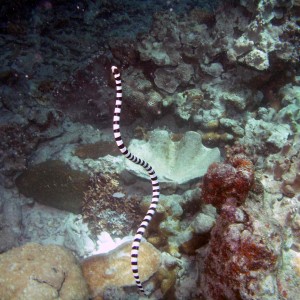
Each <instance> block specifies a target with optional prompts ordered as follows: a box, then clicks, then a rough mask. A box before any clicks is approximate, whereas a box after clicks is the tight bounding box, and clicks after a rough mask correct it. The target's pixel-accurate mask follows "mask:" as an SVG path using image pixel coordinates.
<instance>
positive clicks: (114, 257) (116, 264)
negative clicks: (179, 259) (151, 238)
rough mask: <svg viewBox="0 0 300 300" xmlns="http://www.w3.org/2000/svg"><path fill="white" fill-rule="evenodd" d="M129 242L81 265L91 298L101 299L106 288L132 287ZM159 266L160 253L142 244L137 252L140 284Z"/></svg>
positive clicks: (146, 243) (90, 258)
mask: <svg viewBox="0 0 300 300" xmlns="http://www.w3.org/2000/svg"><path fill="white" fill-rule="evenodd" d="M130 251H131V242H126V243H123V244H122V245H120V246H119V247H117V248H115V249H114V250H112V251H110V252H108V253H107V254H100V255H95V256H91V257H89V258H87V259H86V260H84V261H83V263H82V270H83V275H84V277H85V279H86V281H87V283H88V286H89V290H90V293H91V296H92V297H97V298H96V299H103V298H102V297H103V293H104V290H105V289H106V288H108V287H111V286H114V287H117V288H118V287H124V286H134V285H135V281H134V278H133V275H132V271H131V264H130ZM159 266H160V252H159V251H158V250H157V249H156V248H154V247H153V246H152V245H151V244H150V243H148V242H142V243H141V246H140V252H139V274H140V278H141V282H144V281H146V280H148V279H149V278H150V277H151V276H152V275H153V274H154V273H155V272H156V271H157V270H158V268H159Z"/></svg>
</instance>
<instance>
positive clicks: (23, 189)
mask: <svg viewBox="0 0 300 300" xmlns="http://www.w3.org/2000/svg"><path fill="white" fill-rule="evenodd" d="M88 180H89V176H88V174H87V173H84V172H81V171H78V170H73V169H72V168H70V167H69V166H68V165H67V164H65V163H63V162H62V161H59V160H48V161H45V162H42V163H40V164H37V165H35V166H32V167H29V168H28V169H27V170H26V171H25V172H23V173H22V174H21V175H20V176H19V177H18V178H17V179H16V185H17V187H18V189H19V191H20V193H22V194H23V195H25V196H26V197H32V198H33V199H34V200H35V201H37V202H39V203H41V204H44V205H48V206H52V207H55V208H57V209H63V210H66V211H70V212H73V213H76V214H77V213H80V208H81V201H82V200H83V194H84V191H86V190H87V187H88Z"/></svg>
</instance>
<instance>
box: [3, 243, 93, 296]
mask: <svg viewBox="0 0 300 300" xmlns="http://www.w3.org/2000/svg"><path fill="white" fill-rule="evenodd" d="M0 295H1V299H2V300H10V299H22V300H32V299H45V300H46V299H49V300H50V299H51V300H52V299H60V300H87V299H88V289H87V285H86V282H85V280H84V278H83V276H82V272H81V269H80V266H79V264H78V263H77V261H76V259H75V257H74V256H73V254H72V253H71V252H70V251H68V250H66V249H64V248H62V247H59V246H54V245H49V246H42V245H39V244H34V243H29V244H26V245H24V246H22V247H19V248H14V249H12V250H10V251H8V252H5V253H3V254H1V255H0Z"/></svg>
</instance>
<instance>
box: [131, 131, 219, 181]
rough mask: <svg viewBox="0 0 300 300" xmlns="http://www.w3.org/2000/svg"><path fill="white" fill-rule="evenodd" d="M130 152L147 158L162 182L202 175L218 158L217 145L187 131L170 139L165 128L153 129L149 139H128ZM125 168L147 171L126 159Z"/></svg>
mask: <svg viewBox="0 0 300 300" xmlns="http://www.w3.org/2000/svg"><path fill="white" fill-rule="evenodd" d="M129 150H130V152H132V153H134V154H136V155H137V156H138V157H140V158H141V159H143V160H145V161H147V162H149V163H150V164H151V165H152V167H153V168H154V170H155V172H156V173H157V175H158V178H159V180H160V181H161V182H170V183H175V184H183V183H186V182H189V181H190V180H192V179H196V178H200V177H201V176H203V175H204V174H205V172H206V170H207V168H208V166H209V165H210V164H211V163H212V162H215V161H219V160H220V151H219V149H218V148H213V149H209V148H206V147H204V146H203V144H202V139H201V135H200V134H199V133H197V132H193V131H188V132H186V133H185V134H184V135H183V137H182V138H181V139H180V140H179V141H174V140H172V135H171V134H170V133H169V132H168V131H166V130H154V131H152V132H150V134H149V140H148V141H143V140H131V142H130V145H129ZM126 165H127V169H128V170H129V171H131V172H133V173H134V174H136V175H137V176H140V177H143V178H147V179H148V174H147V173H146V172H145V171H144V170H143V169H142V168H141V167H140V166H138V165H136V164H133V163H132V162H130V161H127V160H126Z"/></svg>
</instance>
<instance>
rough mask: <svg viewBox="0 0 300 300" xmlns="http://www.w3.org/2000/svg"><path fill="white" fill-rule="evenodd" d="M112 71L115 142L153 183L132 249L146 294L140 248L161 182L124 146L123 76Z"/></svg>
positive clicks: (136, 273) (134, 269)
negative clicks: (140, 265)
mask: <svg viewBox="0 0 300 300" xmlns="http://www.w3.org/2000/svg"><path fill="white" fill-rule="evenodd" d="M111 71H112V73H113V76H114V78H115V83H116V104H115V110H114V118H113V131H114V137H115V141H116V143H117V146H118V147H119V149H120V151H121V153H122V154H123V155H125V157H126V158H128V159H129V160H131V161H132V162H134V163H136V164H138V165H141V166H142V167H143V168H144V169H145V170H146V171H147V172H148V174H149V176H150V179H151V183H152V200H151V204H150V207H149V209H148V211H147V214H146V216H145V217H144V219H143V221H142V223H141V225H140V227H139V228H138V230H137V232H136V234H135V236H134V240H133V243H132V247H131V269H132V273H133V277H134V278H135V282H136V285H137V286H138V288H139V289H140V291H141V292H142V293H144V294H145V291H144V289H143V286H142V283H141V281H140V276H139V270H138V256H139V247H140V243H141V239H142V236H143V234H144V232H145V230H146V228H147V226H148V225H149V223H150V221H151V219H152V217H153V215H154V214H155V211H156V207H157V204H158V201H159V182H158V179H157V176H156V174H155V172H154V170H153V168H152V167H151V166H150V165H149V164H148V163H147V162H145V161H143V160H142V159H140V158H138V157H136V156H134V155H133V154H132V153H130V152H129V151H128V150H127V148H126V147H125V145H124V142H123V140H122V137H121V132H120V115H121V106H122V81H121V75H120V72H119V70H118V68H117V67H115V66H112V67H111Z"/></svg>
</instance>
